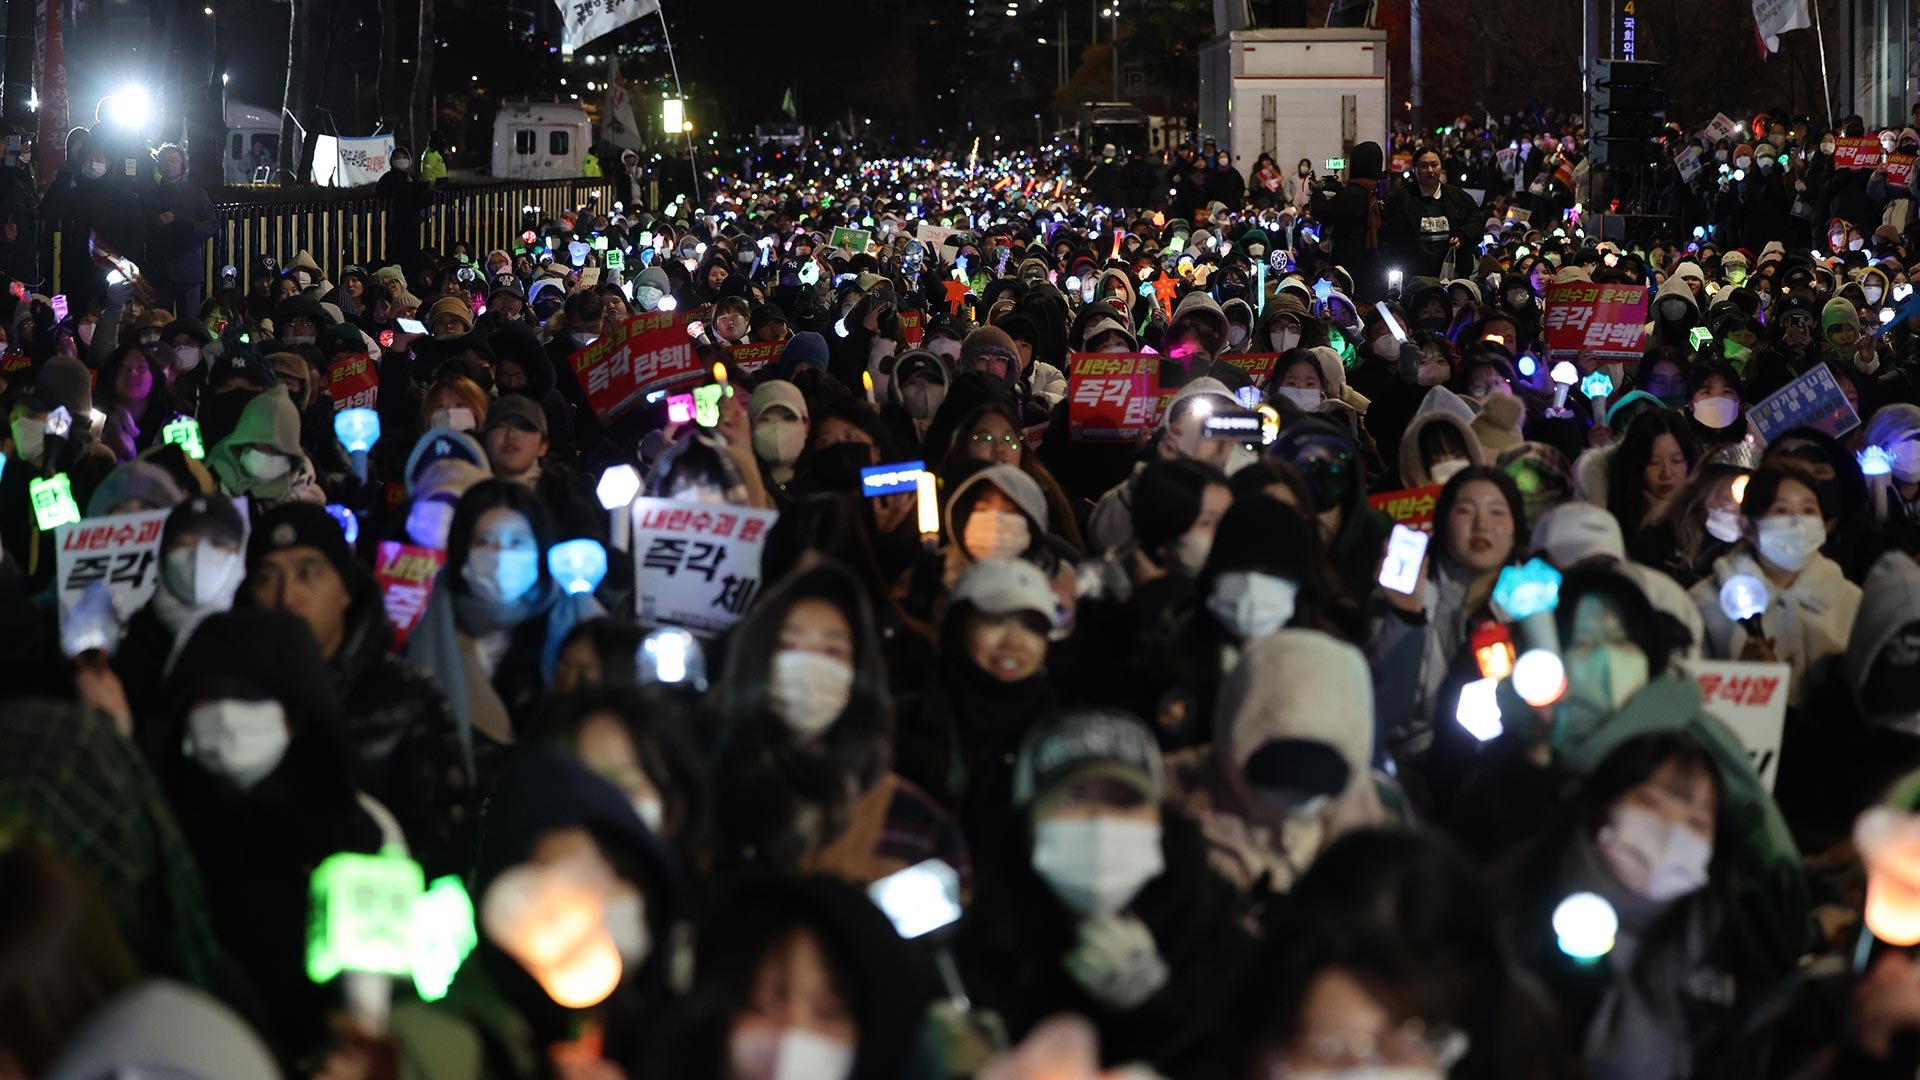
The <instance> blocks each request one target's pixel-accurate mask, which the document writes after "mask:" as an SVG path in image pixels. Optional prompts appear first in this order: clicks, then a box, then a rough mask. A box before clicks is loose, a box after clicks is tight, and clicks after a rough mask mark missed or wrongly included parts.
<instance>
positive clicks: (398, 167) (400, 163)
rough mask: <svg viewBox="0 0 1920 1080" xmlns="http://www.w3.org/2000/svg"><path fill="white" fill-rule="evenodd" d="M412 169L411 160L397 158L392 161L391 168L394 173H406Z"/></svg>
mask: <svg viewBox="0 0 1920 1080" xmlns="http://www.w3.org/2000/svg"><path fill="white" fill-rule="evenodd" d="M412 167H413V159H412V158H403V157H397V158H394V159H393V168H394V171H395V172H406V171H407V170H408V169H410V168H412Z"/></svg>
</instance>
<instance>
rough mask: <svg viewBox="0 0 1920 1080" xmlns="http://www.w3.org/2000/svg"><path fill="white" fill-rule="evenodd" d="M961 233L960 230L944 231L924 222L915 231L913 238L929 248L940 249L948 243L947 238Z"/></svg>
mask: <svg viewBox="0 0 1920 1080" xmlns="http://www.w3.org/2000/svg"><path fill="white" fill-rule="evenodd" d="M959 231H960V230H959V229H943V228H941V227H940V226H938V225H933V224H929V223H928V222H925V221H923V222H921V223H920V224H919V225H918V226H917V227H916V228H915V229H914V230H913V238H914V239H915V240H918V241H920V242H921V243H923V244H925V245H927V246H928V247H939V246H940V245H941V244H944V243H946V242H947V237H949V236H952V235H954V234H955V233H957V232H959Z"/></svg>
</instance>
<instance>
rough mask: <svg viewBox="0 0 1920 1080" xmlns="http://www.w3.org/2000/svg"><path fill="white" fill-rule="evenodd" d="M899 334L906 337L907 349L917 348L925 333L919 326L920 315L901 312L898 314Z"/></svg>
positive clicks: (915, 312) (913, 312) (912, 312)
mask: <svg viewBox="0 0 1920 1080" xmlns="http://www.w3.org/2000/svg"><path fill="white" fill-rule="evenodd" d="M900 332H901V333H902V334H904V335H906V338H907V348H909V349H914V348H918V347H919V345H920V339H921V338H923V337H925V336H926V333H927V332H926V330H925V329H924V328H922V327H921V325H920V313H919V312H917V311H903V312H901V313H900Z"/></svg>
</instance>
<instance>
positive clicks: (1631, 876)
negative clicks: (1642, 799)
mask: <svg viewBox="0 0 1920 1080" xmlns="http://www.w3.org/2000/svg"><path fill="white" fill-rule="evenodd" d="M1593 842H1594V846H1595V847H1597V848H1599V849H1600V858H1601V860H1602V861H1604V862H1605V863H1606V864H1607V871H1608V872H1609V873H1611V874H1612V875H1613V876H1614V879H1615V880H1617V881H1619V882H1620V884H1622V885H1624V886H1626V887H1627V888H1628V889H1631V890H1633V892H1634V893H1635V894H1637V895H1639V896H1643V897H1645V898H1646V899H1648V900H1651V901H1653V902H1654V903H1656V904H1664V903H1666V902H1667V901H1669V900H1673V899H1676V898H1678V897H1682V896H1685V895H1687V894H1688V893H1690V892H1693V891H1695V890H1696V889H1699V888H1700V887H1701V886H1703V885H1705V884H1706V883H1707V864H1709V863H1711V862H1712V861H1713V841H1712V840H1710V839H1708V838H1707V837H1704V836H1701V835H1700V834H1699V833H1696V832H1694V831H1693V830H1692V829H1689V828H1685V827H1684V826H1680V825H1675V824H1674V823H1673V822H1671V821H1668V820H1667V819H1665V818H1663V817H1661V816H1660V815H1658V814H1656V813H1654V812H1652V811H1651V810H1644V809H1641V808H1640V807H1638V806H1630V805H1625V804H1622V805H1618V806H1615V807H1614V808H1613V809H1612V810H1611V811H1609V812H1608V813H1607V823H1606V824H1605V825H1602V826H1600V831H1599V832H1598V833H1596V834H1595V835H1594V838H1593Z"/></svg>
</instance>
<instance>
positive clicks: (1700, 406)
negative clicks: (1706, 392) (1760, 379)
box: [1693, 397, 1740, 431]
mask: <svg viewBox="0 0 1920 1080" xmlns="http://www.w3.org/2000/svg"><path fill="white" fill-rule="evenodd" d="M1739 415H1740V403H1739V402H1737V401H1735V400H1733V399H1732V398H1723V397H1706V398H1701V399H1699V400H1698V401H1695V402H1694V403H1693V418H1694V419H1695V420H1698V421H1700V423H1702V424H1704V425H1705V426H1707V427H1710V428H1713V429H1714V430H1715V431H1718V430H1720V429H1722V428H1724V427H1726V426H1727V425H1728V424H1731V423H1733V421H1734V418H1735V417H1736V416H1739Z"/></svg>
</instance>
